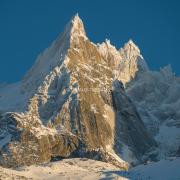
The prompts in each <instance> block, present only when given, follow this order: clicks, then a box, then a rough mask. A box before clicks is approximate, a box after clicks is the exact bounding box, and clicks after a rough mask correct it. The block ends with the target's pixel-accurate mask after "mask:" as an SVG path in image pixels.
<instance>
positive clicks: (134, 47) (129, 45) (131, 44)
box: [124, 39, 140, 54]
mask: <svg viewBox="0 0 180 180" xmlns="http://www.w3.org/2000/svg"><path fill="white" fill-rule="evenodd" d="M124 48H125V49H129V50H135V51H137V53H139V54H140V49H139V47H138V46H137V45H136V44H135V43H134V42H133V40H132V39H129V41H128V42H127V43H126V44H125V45H124Z"/></svg>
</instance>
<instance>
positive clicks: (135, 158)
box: [0, 15, 180, 169]
mask: <svg viewBox="0 0 180 180" xmlns="http://www.w3.org/2000/svg"><path fill="white" fill-rule="evenodd" d="M179 90H180V78H178V77H176V76H175V75H174V74H173V73H172V70H171V67H170V66H167V67H165V68H163V69H161V70H160V72H153V71H150V70H149V68H148V66H147V64H146V62H145V60H144V58H143V56H142V55H141V53H140V50H139V48H138V47H137V46H136V45H135V44H134V42H133V41H132V40H129V41H128V42H127V43H126V44H125V45H124V47H123V48H121V49H120V50H117V49H116V48H115V47H114V46H113V45H111V43H110V41H109V40H106V41H105V42H103V43H102V44H94V43H92V42H91V41H90V40H89V39H88V37H87V36H86V32H85V29H84V25H83V22H82V20H81V19H80V18H79V16H78V15H76V16H74V17H73V18H72V19H71V21H70V22H69V23H68V24H67V25H66V27H65V30H64V32H63V33H62V34H60V36H59V37H58V38H57V39H56V40H55V41H54V42H53V43H52V45H51V46H50V47H49V48H47V49H46V50H45V51H44V52H43V53H42V54H40V55H39V56H38V58H37V60H36V62H35V64H34V65H33V67H32V68H31V69H30V71H29V72H28V73H27V74H26V75H25V77H24V78H23V80H22V81H21V82H18V83H15V84H7V85H1V86H0V164H1V165H2V166H7V167H15V166H21V165H31V164H37V163H42V162H49V161H51V160H55V159H60V158H65V157H88V158H91V159H97V160H101V161H105V162H110V163H112V164H114V165H116V166H118V167H120V168H123V169H127V168H128V166H129V164H131V165H136V164H139V163H145V162H147V161H157V160H159V159H162V158H165V157H169V156H179V155H180V131H179V127H180V91H179Z"/></svg>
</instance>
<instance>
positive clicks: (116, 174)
mask: <svg viewBox="0 0 180 180" xmlns="http://www.w3.org/2000/svg"><path fill="white" fill-rule="evenodd" d="M178 167H180V158H177V159H174V160H161V161H159V162H156V163H150V164H148V165H140V166H137V167H135V168H133V169H131V170H130V171H128V172H126V171H121V170H119V169H118V168H117V167H115V166H113V165H111V164H108V163H104V162H100V161H94V160H89V159H78V158H75V159H65V160H62V161H59V162H53V163H48V164H44V165H42V166H29V167H24V168H21V169H19V170H11V169H5V168H0V179H3V180H11V179H28V178H29V179H32V180H42V179H43V180H66V179H68V180H71V179H72V180H76V179H82V180H98V179H112V180H113V179H115V180H128V179H129V180H179V179H180V171H179V169H178Z"/></svg>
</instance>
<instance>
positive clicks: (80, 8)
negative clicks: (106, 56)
mask: <svg viewBox="0 0 180 180" xmlns="http://www.w3.org/2000/svg"><path fill="white" fill-rule="evenodd" d="M77 12H78V13H79V16H80V17H81V18H82V19H83V21H84V24H85V28H86V32H87V35H88V37H89V38H90V39H91V40H92V41H93V42H102V41H103V40H104V39H105V38H109V39H110V40H111V42H112V44H114V45H116V47H118V48H120V47H121V46H123V44H124V43H125V42H126V41H128V39H130V38H132V39H133V40H134V41H135V42H136V44H137V45H138V46H139V48H140V49H141V52H142V54H143V56H144V58H145V59H146V61H147V63H148V65H149V67H150V68H151V69H153V70H157V69H159V67H162V66H164V65H167V64H169V63H170V64H171V65H172V68H173V70H174V72H175V73H176V74H178V75H180V1H179V0H147V1H146V0H0V82H15V81H18V80H20V79H21V78H22V77H23V75H24V74H25V72H26V71H27V70H28V69H29V68H30V67H31V66H32V64H33V63H34V61H35V59H36V57H37V55H38V54H39V53H40V52H41V51H43V50H44V49H45V48H46V47H48V46H49V45H50V44H51V42H52V41H53V40H54V39H55V38H56V37H57V36H58V34H59V33H60V32H61V31H63V28H64V26H65V24H66V23H67V22H68V21H69V20H70V18H71V17H72V16H73V15H74V14H76V13H77Z"/></svg>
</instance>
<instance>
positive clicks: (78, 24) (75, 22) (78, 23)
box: [70, 13, 87, 39]
mask: <svg viewBox="0 0 180 180" xmlns="http://www.w3.org/2000/svg"><path fill="white" fill-rule="evenodd" d="M78 36H81V37H84V38H87V37H86V32H85V29H84V24H83V21H82V20H81V18H80V17H79V15H78V13H77V14H76V15H75V16H73V18H72V19H71V21H70V37H71V39H73V38H76V37H78Z"/></svg>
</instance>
